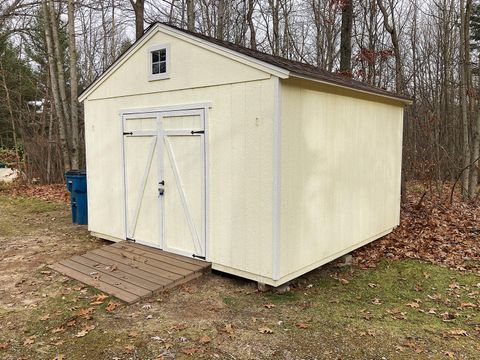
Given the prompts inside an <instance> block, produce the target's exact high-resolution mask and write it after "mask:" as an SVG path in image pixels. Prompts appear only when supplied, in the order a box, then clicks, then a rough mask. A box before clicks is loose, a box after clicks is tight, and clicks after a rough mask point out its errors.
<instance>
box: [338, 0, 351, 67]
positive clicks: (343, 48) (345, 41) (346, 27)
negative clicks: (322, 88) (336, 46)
mask: <svg viewBox="0 0 480 360" xmlns="http://www.w3.org/2000/svg"><path fill="white" fill-rule="evenodd" d="M352 28H353V0H346V1H345V2H344V4H343V6H342V30H341V35H340V72H341V73H342V74H345V75H348V76H351V74H352Z"/></svg>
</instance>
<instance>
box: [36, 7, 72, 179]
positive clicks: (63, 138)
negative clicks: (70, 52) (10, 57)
mask: <svg viewBox="0 0 480 360" xmlns="http://www.w3.org/2000/svg"><path fill="white" fill-rule="evenodd" d="M42 13H43V17H44V20H45V29H44V30H45V41H46V44H47V55H48V67H49V79H50V85H51V86H52V97H53V101H54V104H55V112H56V114H57V118H58V129H59V139H60V150H61V153H62V160H63V168H64V170H65V171H67V170H70V169H71V165H70V153H69V151H68V143H67V135H66V131H65V117H64V114H63V111H62V103H61V100H60V91H59V89H58V81H57V72H56V69H55V64H54V62H55V60H54V55H53V52H54V51H53V40H52V30H51V25H50V21H49V18H50V15H49V11H48V5H47V0H43V1H42Z"/></svg>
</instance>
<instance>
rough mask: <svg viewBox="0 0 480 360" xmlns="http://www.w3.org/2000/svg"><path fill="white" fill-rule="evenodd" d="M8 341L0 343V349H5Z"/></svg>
mask: <svg viewBox="0 0 480 360" xmlns="http://www.w3.org/2000/svg"><path fill="white" fill-rule="evenodd" d="M8 345H9V344H8V343H0V350H5V349H6V348H8Z"/></svg>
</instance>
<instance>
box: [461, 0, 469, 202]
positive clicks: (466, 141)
mask: <svg viewBox="0 0 480 360" xmlns="http://www.w3.org/2000/svg"><path fill="white" fill-rule="evenodd" d="M467 2H468V0H467ZM466 21H467V20H466V8H465V0H460V68H459V73H460V109H461V117H462V130H463V131H462V135H463V142H462V152H463V167H465V170H464V172H463V177H462V196H463V198H464V199H467V198H468V187H469V185H468V184H469V180H470V168H469V165H470V145H469V126H468V125H469V124H468V111H467V89H466V88H467V73H466V71H465V68H466V67H467V66H468V59H467V58H466V52H465V48H466V46H468V43H469V40H468V39H467V37H466V36H467V34H466Z"/></svg>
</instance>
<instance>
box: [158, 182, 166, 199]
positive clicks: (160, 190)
mask: <svg viewBox="0 0 480 360" xmlns="http://www.w3.org/2000/svg"><path fill="white" fill-rule="evenodd" d="M164 186H165V180H162V181H160V182H159V183H158V196H163V194H164V193H165V189H164Z"/></svg>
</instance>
